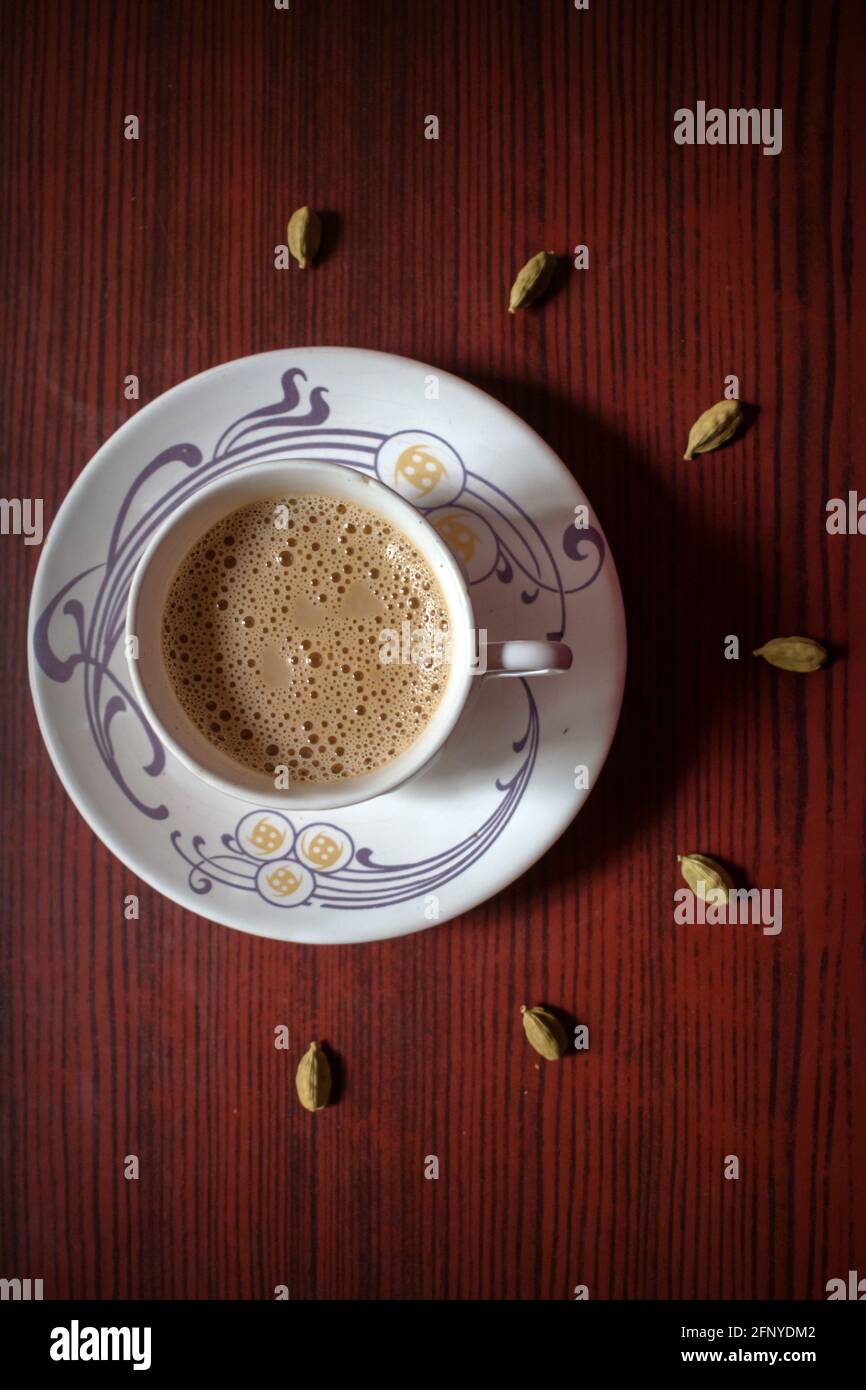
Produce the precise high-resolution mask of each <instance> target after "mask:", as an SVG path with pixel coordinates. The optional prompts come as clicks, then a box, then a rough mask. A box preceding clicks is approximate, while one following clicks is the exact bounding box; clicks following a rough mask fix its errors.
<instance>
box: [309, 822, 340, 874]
mask: <svg viewBox="0 0 866 1390" xmlns="http://www.w3.org/2000/svg"><path fill="white" fill-rule="evenodd" d="M301 851H302V853H303V854H304V856H305V857H306V858H307V859H309V860H310V862H311V863H312V864H315V865H316V866H317V868H319V869H330V867H331V865H332V864H336V862H337V860H338V859H339V857H340V855H341V854H342V853H343V846H342V844H338V843H337V841H336V840H332V839H331V837H330V835H326V834H325V833H324V831H321V830H320V831H319V832H318V834H316V835H314V836H313V838H312V840H309V842H308V840H307V837H306V836H302V837H301Z"/></svg>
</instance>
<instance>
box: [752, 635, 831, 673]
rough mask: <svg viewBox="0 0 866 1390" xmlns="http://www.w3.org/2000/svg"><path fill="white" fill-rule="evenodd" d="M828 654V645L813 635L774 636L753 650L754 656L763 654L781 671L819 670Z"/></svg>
mask: <svg viewBox="0 0 866 1390" xmlns="http://www.w3.org/2000/svg"><path fill="white" fill-rule="evenodd" d="M828 655H829V653H828V651H827V649H826V647H822V646H821V643H820V642H813V641H812V639H811V637H774V638H773V640H772V641H771V642H765V643H764V645H763V647H756V648H755V650H754V651H753V652H752V656H762V657H763V658H764V660H765V661H768V662H769V663H770V665H771V666H778V668H779V670H780V671H817V670H819V669H820V668H821V667H822V666H823V665H824V663H825V661H826V660H827V657H828Z"/></svg>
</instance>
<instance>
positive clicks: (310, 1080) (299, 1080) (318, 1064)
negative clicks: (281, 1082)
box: [295, 1042, 331, 1110]
mask: <svg viewBox="0 0 866 1390" xmlns="http://www.w3.org/2000/svg"><path fill="white" fill-rule="evenodd" d="M295 1086H296V1088H297V1092H298V1099H299V1100H300V1102H301V1105H302V1106H303V1107H304V1109H305V1110H324V1108H325V1106H326V1105H327V1104H328V1099H329V1097H330V1094H331V1068H330V1066H329V1065H328V1059H327V1057H326V1056H325V1054H324V1052H322V1051H321V1049H320V1048H319V1047H318V1046H317V1044H316V1043H314V1042H311V1043H310V1046H309V1047H308V1049H307V1051H306V1052H305V1053H304V1055H303V1057H302V1058H301V1060H300V1062H299V1064H298V1073H297V1076H296V1077H295Z"/></svg>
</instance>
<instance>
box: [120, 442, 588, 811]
mask: <svg viewBox="0 0 866 1390" xmlns="http://www.w3.org/2000/svg"><path fill="white" fill-rule="evenodd" d="M291 493H323V494H326V495H328V496H330V497H338V498H340V499H342V500H343V501H352V502H356V503H358V504H359V505H361V506H363V507H368V508H369V509H370V510H371V511H374V512H376V513H377V514H378V515H379V516H381V517H383V518H384V519H385V520H387V521H388V522H390V523H391V524H392V525H393V526H395V527H396V528H397V529H398V530H400V531H402V532H403V534H404V535H405V536H407V537H408V538H409V540H411V541H412V543H413V545H414V546H415V547H416V548H417V549H418V550H419V551H420V553H421V555H422V556H423V557H424V559H425V560H426V562H427V564H428V565H429V566H430V568H431V569H432V570H433V572H434V574H435V575H436V577H437V579H438V580H439V583H440V585H441V588H442V592H443V595H444V597H445V601H446V604H447V607H448V612H449V616H450V619H451V641H450V651H449V660H448V664H447V666H446V667H445V669H446V670H447V680H446V683H445V689H444V691H443V693H442V695H441V697H440V700H439V704H438V705H437V706H436V709H435V711H434V713H433V715H432V717H431V719H430V721H429V723H428V724H427V725H426V727H425V728H424V730H423V732H422V733H421V735H420V736H419V737H418V739H417V740H416V741H415V742H414V743H413V744H412V745H411V746H410V747H409V748H407V749H405V751H404V752H402V753H400V754H399V755H398V756H397V757H396V758H393V759H392V760H391V762H389V763H387V764H386V765H385V766H384V767H380V768H376V769H374V770H373V771H371V772H366V773H362V774H361V775H360V776H358V777H352V778H347V779H346V780H345V781H343V782H326V783H322V784H319V785H316V784H315V783H313V784H310V783H306V782H302V783H298V784H296V785H294V786H293V785H291V784H290V785H289V787H288V788H282V787H277V786H276V784H275V778H274V777H273V776H272V775H270V774H268V773H266V772H264V771H262V772H257V771H255V770H254V769H252V768H247V767H244V766H243V765H242V764H241V763H239V762H237V761H236V760H235V759H234V758H232V757H230V756H229V754H228V753H226V752H224V751H222V750H221V749H219V748H217V747H216V746H215V745H214V744H213V743H211V742H210V741H209V740H208V739H207V738H206V737H205V735H204V734H203V733H201V732H200V730H199V729H198V728H197V727H196V725H195V724H194V723H193V722H192V720H191V719H190V718H189V716H188V715H187V714H186V713H185V711H184V710H183V708H182V706H181V705H180V702H179V701H178V699H177V696H176V695H175V693H174V689H173V687H172V684H171V680H170V678H169V675H168V672H167V670H166V666H165V662H164V660H163V655H162V618H163V610H164V607H165V603H166V599H167V597H168V592H169V589H170V587H171V584H172V581H173V579H174V577H175V575H176V573H177V571H178V569H179V567H180V565H181V563H182V561H183V560H184V558H185V557H186V555H187V554H188V553H189V551H190V550H191V549H192V547H193V546H194V545H195V544H196V542H197V541H199V540H200V539H201V538H202V536H204V535H205V533H206V532H207V531H209V530H210V528H211V527H212V526H214V525H215V524H216V522H218V521H220V520H221V519H222V518H223V517H225V516H228V515H229V514H230V513H231V512H233V511H236V510H237V509H238V508H239V507H243V506H246V505H247V504H248V503H251V502H257V501H262V500H264V499H266V498H269V497H279V496H282V495H286V494H291ZM126 636H127V643H126V650H127V654H128V658H129V669H130V679H131V682H132V688H133V691H134V692H135V697H136V699H137V700H138V702H139V705H140V707H141V711H142V714H143V715H144V717H145V718H146V719H147V720H148V722H149V723H150V724H151V725H152V727H153V729H154V730H155V732H156V734H157V736H158V737H159V738H160V739H161V741H162V743H163V744H164V745H165V747H166V748H167V749H168V750H169V751H170V752H171V753H173V754H174V755H175V757H176V758H178V759H179V760H180V762H182V763H183V764H184V766H185V767H187V768H189V769H190V771H192V772H194V773H196V774H197V776H199V777H200V778H202V780H203V781H205V782H208V783H209V784H210V785H211V786H213V787H216V788H218V789H219V790H220V791H222V792H226V793H227V794H229V795H231V796H237V797H239V798H240V799H241V800H243V801H251V802H255V803H256V805H259V806H269V807H273V808H279V809H282V810H288V809H309V810H328V809H333V808H335V807H339V806H350V805H352V804H353V803H355V802H357V801H366V800H368V799H369V798H371V797H374V796H381V795H382V794H383V793H384V792H389V791H391V790H393V788H395V787H397V786H399V785H400V784H401V783H403V782H405V781H407V780H408V778H410V777H413V776H414V775H415V773H417V772H419V771H420V769H421V768H422V767H424V766H425V764H427V763H428V762H429V761H430V760H431V758H433V757H434V756H435V754H436V753H437V752H438V751H439V750H440V748H441V747H442V745H443V744H444V742H445V740H446V739H447V738H448V735H449V734H450V733H451V731H452V729H453V728H454V725H455V724H456V723H457V720H458V719H459V717H460V714H461V712H462V710H463V708H464V706H465V704H466V700H467V697H468V695H469V691H470V687H471V685H472V680H473V676H474V675H476V672H478V674H480V673H481V672H480V670H479V666H478V662H477V652H476V633H475V617H474V614H473V610H472V602H471V600H470V597H469V591H468V589H467V586H466V583H465V580H464V578H463V575H462V573H461V571H460V567H459V565H458V563H457V561H456V560H455V559H454V557H453V555H452V554H451V551H450V550H449V549H448V547H447V546H446V545H445V543H444V541H443V540H442V539H441V537H440V536H439V535H438V533H437V532H436V531H435V530H434V528H433V527H432V526H431V525H430V523H429V522H428V521H427V520H426V519H425V518H424V516H423V515H422V513H421V512H419V511H416V510H415V508H414V507H413V506H412V505H411V504H410V503H409V502H406V501H405V500H404V499H403V498H402V497H400V496H399V495H398V494H397V493H396V492H393V491H392V490H391V489H390V488H388V487H386V486H385V485H384V484H383V483H380V482H379V481H378V480H377V479H375V478H370V477H368V476H367V475H366V474H364V473H361V472H359V471H358V470H357V469H354V468H348V467H346V466H345V465H343V464H336V463H322V462H319V461H306V460H299V459H277V460H272V461H269V462H267V463H255V464H248V465H246V466H245V467H242V468H238V469H236V470H234V471H233V472H232V473H230V474H229V475H228V476H226V477H224V478H221V479H219V480H218V481H216V482H214V483H210V484H207V485H205V486H204V487H202V488H201V490H200V491H199V492H196V493H195V494H194V495H193V496H192V497H190V498H189V499H188V501H187V502H186V503H185V504H184V505H183V506H181V507H180V508H178V510H177V511H176V512H174V513H173V514H172V515H171V516H170V517H168V518H167V519H166V520H165V522H163V524H162V526H161V527H160V528H159V529H158V530H157V532H156V533H155V535H154V536H153V537H152V539H151V541H150V542H149V544H148V546H147V547H146V549H145V551H144V553H143V554H142V556H141V559H140V560H139V562H138V566H137V568H136V571H135V574H134V576H133V580H132V585H131V587H130V591H129V602H128V605H127V617H126ZM132 638H134V639H135V641H131V640H130V639H132ZM570 665H571V651H570V650H569V648H568V647H567V646H565V645H564V644H563V643H561V642H546V641H516V642H500V643H490V644H488V645H487V650H486V674H487V675H490V676H496V675H500V676H505V675H509V676H519V675H542V674H547V673H549V672H554V671H565V670H568V668H569V667H570Z"/></svg>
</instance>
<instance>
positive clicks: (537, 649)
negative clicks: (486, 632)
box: [479, 642, 572, 676]
mask: <svg viewBox="0 0 866 1390" xmlns="http://www.w3.org/2000/svg"><path fill="white" fill-rule="evenodd" d="M571 660H572V657H571V648H570V647H567V646H566V645H565V643H564V642H488V644H487V669H486V671H483V672H481V671H479V675H487V676H547V675H552V674H554V673H555V672H558V671H568V670H570V668H571Z"/></svg>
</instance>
